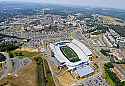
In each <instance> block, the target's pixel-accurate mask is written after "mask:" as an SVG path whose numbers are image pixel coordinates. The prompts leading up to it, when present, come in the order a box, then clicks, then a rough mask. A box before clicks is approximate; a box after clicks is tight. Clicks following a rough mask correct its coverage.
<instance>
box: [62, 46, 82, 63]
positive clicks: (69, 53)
mask: <svg viewBox="0 0 125 86" xmlns="http://www.w3.org/2000/svg"><path fill="white" fill-rule="evenodd" d="M60 50H61V52H62V53H63V55H64V56H65V57H66V58H67V59H68V60H69V61H70V62H77V61H80V59H79V57H78V55H77V54H76V53H75V51H74V50H73V49H71V48H70V47H68V46H63V47H60Z"/></svg>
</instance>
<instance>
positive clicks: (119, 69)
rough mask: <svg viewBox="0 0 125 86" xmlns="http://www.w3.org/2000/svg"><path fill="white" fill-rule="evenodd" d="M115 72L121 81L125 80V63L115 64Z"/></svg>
mask: <svg viewBox="0 0 125 86" xmlns="http://www.w3.org/2000/svg"><path fill="white" fill-rule="evenodd" d="M113 72H114V73H115V74H116V76H117V77H118V78H119V80H120V81H121V82H123V81H125V64H114V68H113Z"/></svg>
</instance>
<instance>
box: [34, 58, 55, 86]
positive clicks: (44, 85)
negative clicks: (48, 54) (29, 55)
mask: <svg viewBox="0 0 125 86" xmlns="http://www.w3.org/2000/svg"><path fill="white" fill-rule="evenodd" d="M36 62H37V73H38V74H37V77H38V86H55V83H54V80H53V77H52V74H51V71H50V68H49V66H48V63H47V61H46V60H45V59H42V58H41V57H39V58H37V60H36Z"/></svg>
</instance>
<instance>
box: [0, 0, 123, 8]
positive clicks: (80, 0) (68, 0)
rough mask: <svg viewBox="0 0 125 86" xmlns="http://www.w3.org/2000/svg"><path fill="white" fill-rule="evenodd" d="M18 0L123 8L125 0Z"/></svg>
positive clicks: (23, 0)
mask: <svg viewBox="0 0 125 86" xmlns="http://www.w3.org/2000/svg"><path fill="white" fill-rule="evenodd" d="M0 1H4V0H0ZM5 1H17V0H5ZM18 1H22V2H39V3H49V4H51V3H52V4H61V5H79V6H92V7H107V8H120V9H125V0H18Z"/></svg>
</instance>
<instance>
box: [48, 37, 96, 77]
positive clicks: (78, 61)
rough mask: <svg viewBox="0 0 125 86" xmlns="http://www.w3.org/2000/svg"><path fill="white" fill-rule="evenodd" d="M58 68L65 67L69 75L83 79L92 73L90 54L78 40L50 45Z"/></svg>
mask: <svg viewBox="0 0 125 86" xmlns="http://www.w3.org/2000/svg"><path fill="white" fill-rule="evenodd" d="M50 48H51V50H52V52H53V56H54V58H55V60H57V61H56V62H58V64H57V65H58V66H59V67H63V66H66V67H67V68H68V70H69V71H71V73H73V74H74V73H75V74H76V75H77V76H79V77H84V76H86V75H89V74H91V73H93V72H94V68H92V67H91V66H90V64H91V62H90V60H89V58H90V56H92V52H91V51H90V50H89V49H88V48H87V47H86V46H85V45H84V44H82V43H81V42H79V41H78V40H75V39H74V40H72V41H60V42H56V43H54V44H50Z"/></svg>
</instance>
